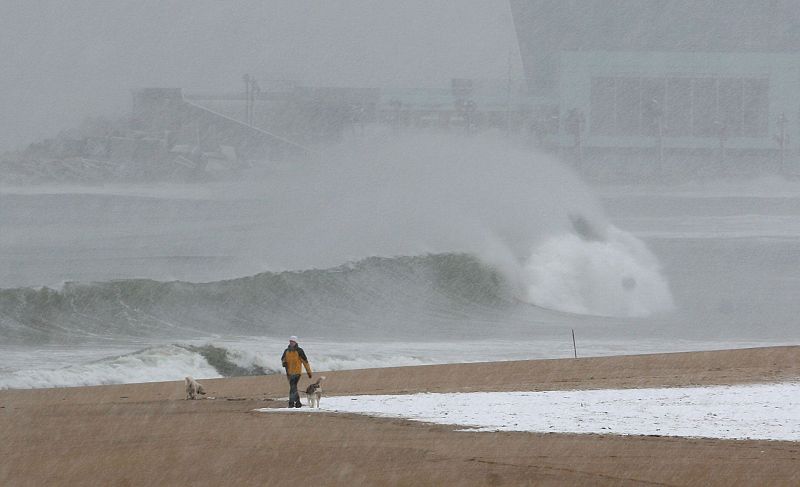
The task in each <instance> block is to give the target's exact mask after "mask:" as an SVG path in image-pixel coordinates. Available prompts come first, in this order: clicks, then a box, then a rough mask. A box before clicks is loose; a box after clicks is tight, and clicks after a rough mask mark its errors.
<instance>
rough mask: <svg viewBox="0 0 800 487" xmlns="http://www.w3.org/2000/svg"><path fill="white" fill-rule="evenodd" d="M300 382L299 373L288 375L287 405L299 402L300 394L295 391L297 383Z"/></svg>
mask: <svg viewBox="0 0 800 487" xmlns="http://www.w3.org/2000/svg"><path fill="white" fill-rule="evenodd" d="M298 382H300V374H292V375H290V376H289V406H290V407H291V406H294V405H295V404H299V403H300V394H298V393H297V383H298Z"/></svg>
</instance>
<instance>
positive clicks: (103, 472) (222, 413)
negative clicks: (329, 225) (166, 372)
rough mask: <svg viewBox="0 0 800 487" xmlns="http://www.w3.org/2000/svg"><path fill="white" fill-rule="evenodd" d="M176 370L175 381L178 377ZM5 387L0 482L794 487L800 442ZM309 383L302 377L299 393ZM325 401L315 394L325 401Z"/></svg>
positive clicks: (626, 377) (502, 384)
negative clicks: (508, 429) (488, 424)
mask: <svg viewBox="0 0 800 487" xmlns="http://www.w3.org/2000/svg"><path fill="white" fill-rule="evenodd" d="M325 375H326V376H327V380H326V394H327V395H355V394H402V393H413V392H425V391H427V392H474V391H544V390H572V389H601V388H640V387H656V386H690V385H722V384H740V383H760V382H770V381H783V380H797V379H798V378H800V347H773V348H760V349H743V350H728V351H714V352H692V353H674V354H657V355H637V356H620V357H603V358H583V359H559V360H536V361H517V362H493V363H473V364H455V365H436V366H420V367H402V368H384V369H370V370H351V371H339V372H325ZM176 379H179V378H177V377H176ZM202 382H203V384H204V386H205V387H206V389H207V391H208V396H210V397H214V399H213V400H212V399H204V400H199V401H185V400H184V399H183V397H184V392H183V383H182V381H177V380H176V381H175V382H165V383H148V384H128V385H113V386H99V387H81V388H65V389H40V390H6V391H0V431H1V432H2V435H1V436H2V441H0V485H4V486H5V485H10V486H16V485H280V484H285V483H287V482H291V483H297V482H303V483H305V485H653V484H655V485H798V484H800V444H798V443H796V442H779V441H752V440H711V439H692V438H677V437H663V436H662V437H659V436H615V435H593V434H592V435H570V434H536V433H487V432H480V433H476V432H463V431H456V429H457V428H455V427H452V426H443V425H431V424H425V423H418V422H411V421H405V420H396V419H380V418H371V417H367V416H360V415H351V414H333V413H304V412H299V413H293V414H263V413H257V412H254V409H257V408H264V407H283V406H284V402H283V401H279V400H278V399H279V398H283V397H285V396H286V394H287V390H286V389H287V386H286V380H285V378H284V377H283V376H260V377H241V378H230V379H215V380H205V381H202ZM304 384H308V379H306V378H304V379H303V381H301V387H304ZM323 401H324V399H323Z"/></svg>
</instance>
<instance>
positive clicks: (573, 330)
mask: <svg viewBox="0 0 800 487" xmlns="http://www.w3.org/2000/svg"><path fill="white" fill-rule="evenodd" d="M572 351H573V352H574V353H575V358H578V347H576V346H575V329H574V328H573V329H572Z"/></svg>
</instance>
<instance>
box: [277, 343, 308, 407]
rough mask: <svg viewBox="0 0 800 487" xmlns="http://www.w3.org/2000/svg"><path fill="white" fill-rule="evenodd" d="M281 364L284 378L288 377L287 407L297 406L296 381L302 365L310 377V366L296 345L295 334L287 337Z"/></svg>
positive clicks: (298, 403) (298, 398) (298, 380)
mask: <svg viewBox="0 0 800 487" xmlns="http://www.w3.org/2000/svg"><path fill="white" fill-rule="evenodd" d="M281 365H283V368H284V369H286V378H287V379H289V407H290V408H299V407H301V406H302V405H301V404H300V394H299V393H298V392H297V383H298V382H300V375H302V373H303V367H305V368H306V373H307V374H308V378H309V379H310V378H311V366H310V365H308V359H307V358H306V353H305V352H304V351H303V349H302V348H300V347H299V346H297V337H296V336H291V337H289V346H288V347H286V350H284V351H283V355H281Z"/></svg>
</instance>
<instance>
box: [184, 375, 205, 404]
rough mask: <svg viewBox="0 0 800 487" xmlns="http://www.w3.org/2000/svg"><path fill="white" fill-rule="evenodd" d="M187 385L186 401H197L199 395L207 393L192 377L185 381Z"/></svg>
mask: <svg viewBox="0 0 800 487" xmlns="http://www.w3.org/2000/svg"><path fill="white" fill-rule="evenodd" d="M183 381H184V382H185V383H186V400H187V401H188V400H190V399H192V400H194V399H197V395H198V394H203V395H205V393H206V391H205V389H203V386H202V385H200V383H199V382H197V381H196V380H194V379H193V378H192V377H191V376H187V377H186V378H185V379H184V380H183Z"/></svg>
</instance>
